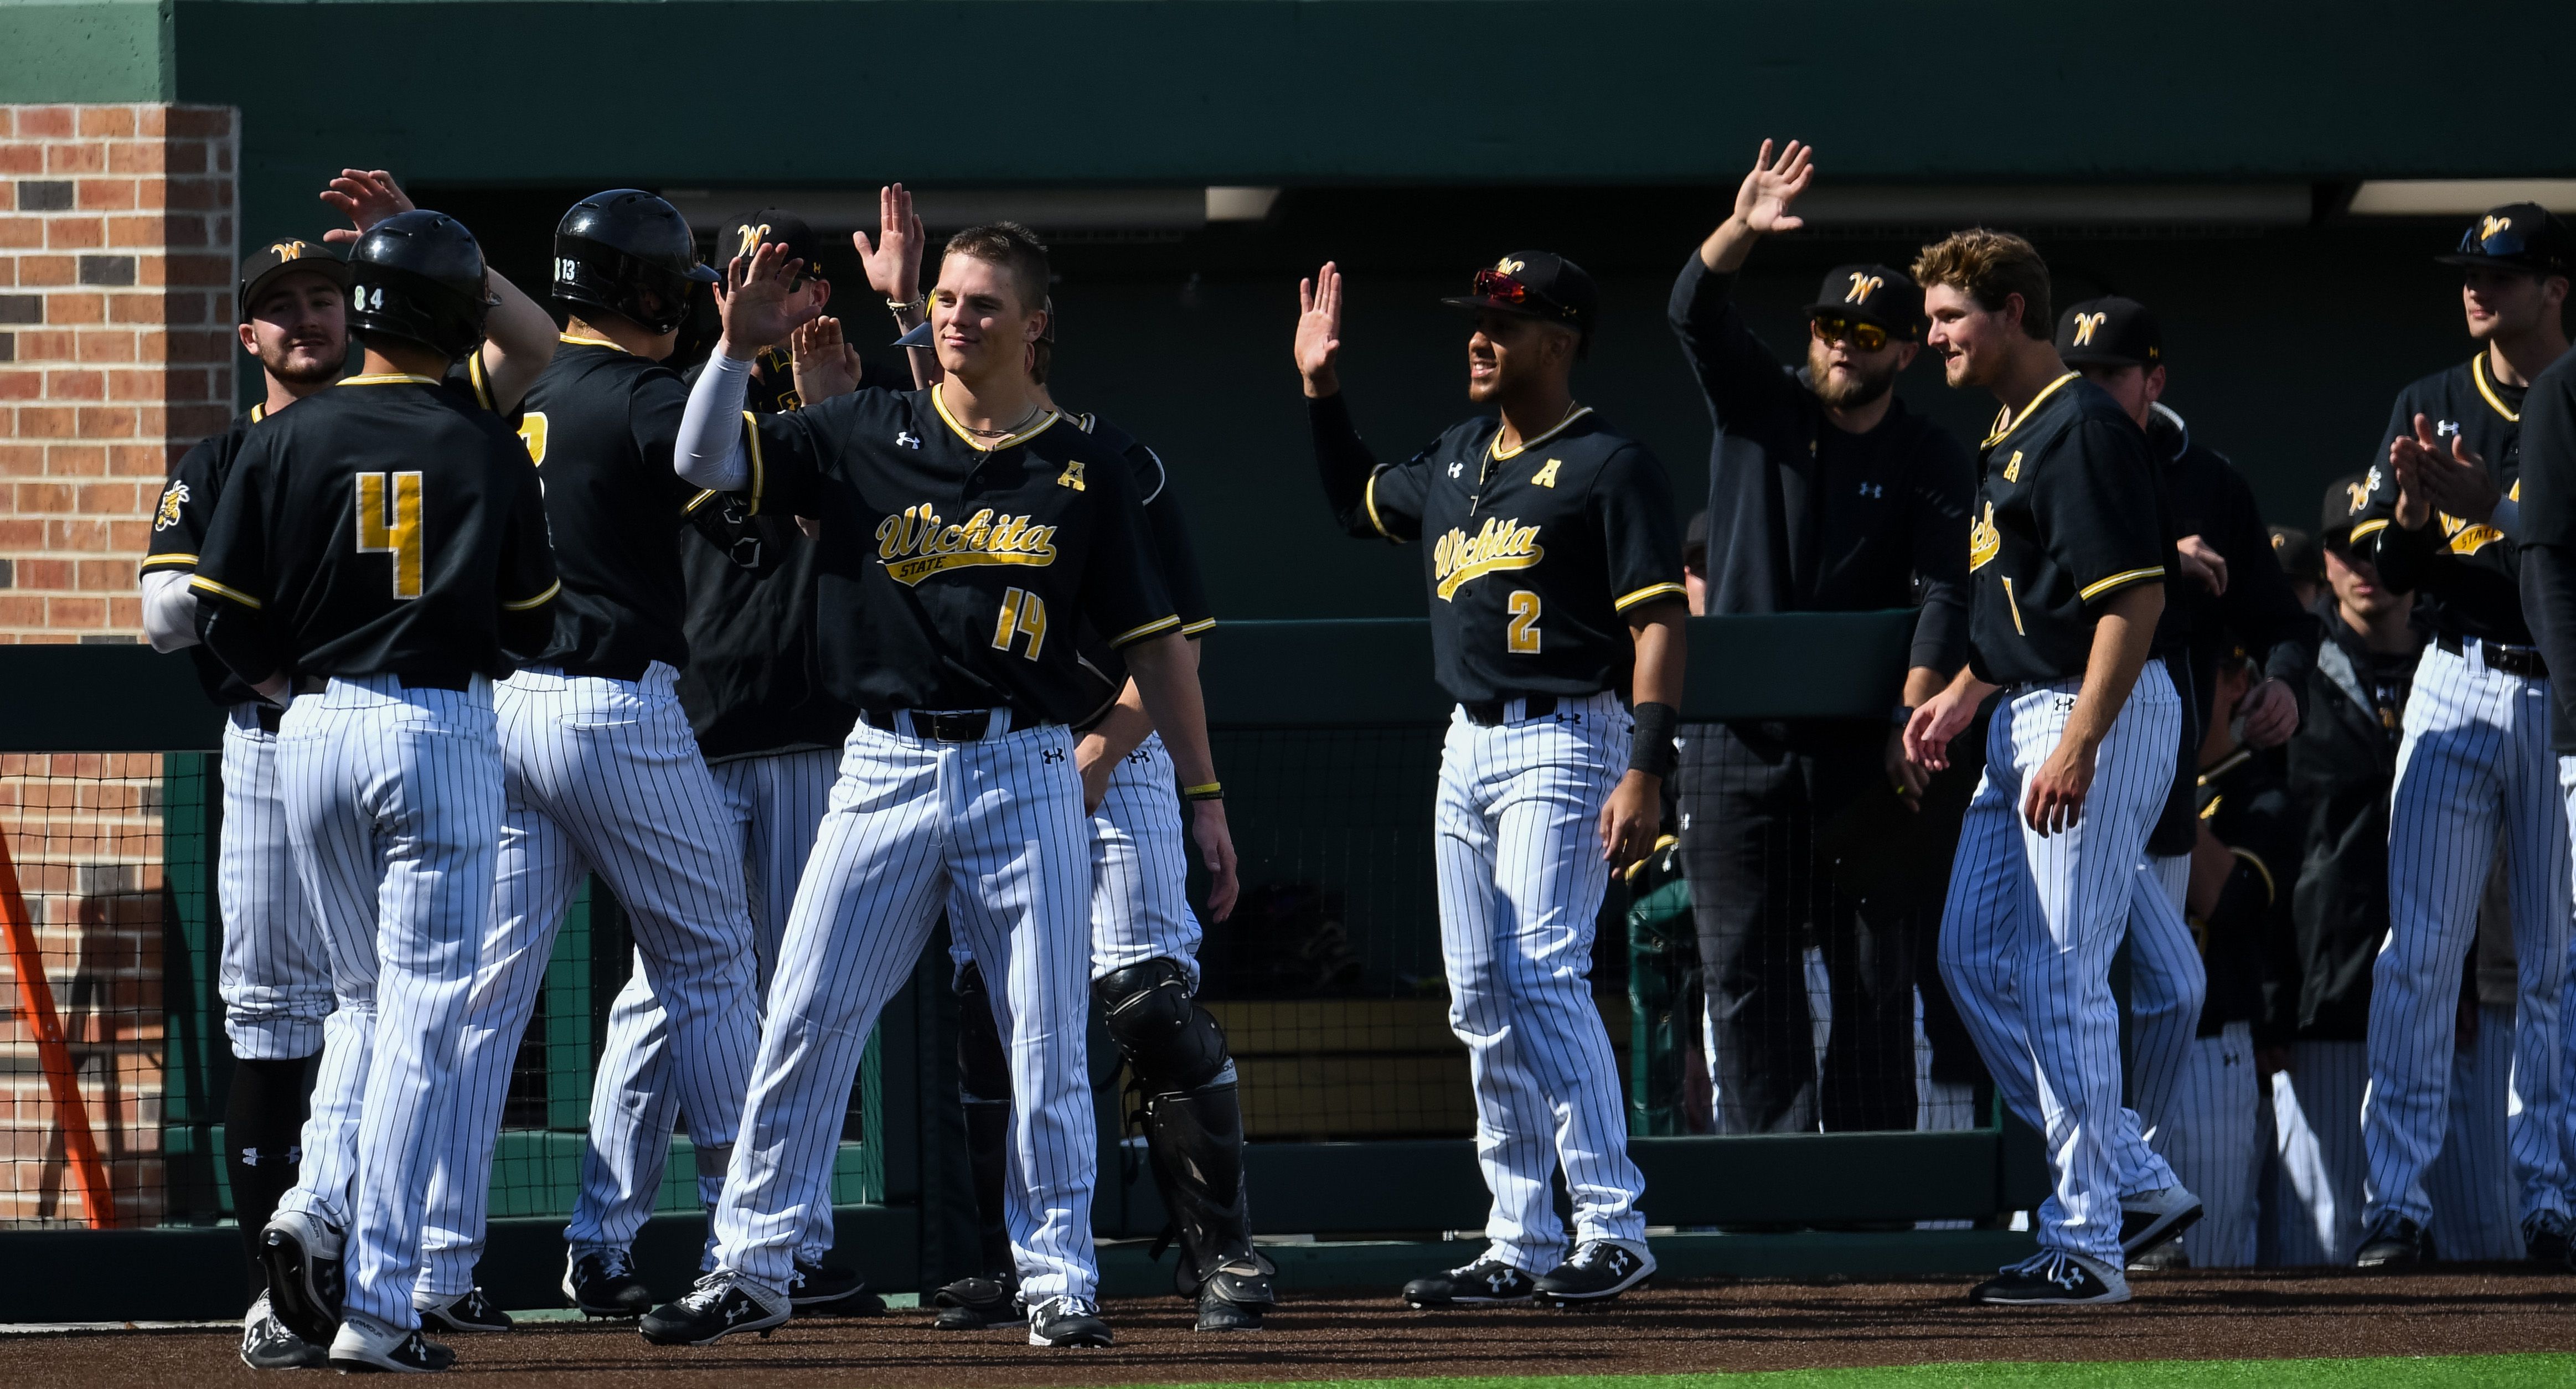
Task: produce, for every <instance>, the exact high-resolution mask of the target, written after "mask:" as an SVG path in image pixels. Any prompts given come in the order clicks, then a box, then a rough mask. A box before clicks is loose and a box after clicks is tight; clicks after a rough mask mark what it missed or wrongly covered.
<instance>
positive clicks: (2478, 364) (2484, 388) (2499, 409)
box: [2469, 352, 2522, 424]
mask: <svg viewBox="0 0 2576 1389" xmlns="http://www.w3.org/2000/svg"><path fill="white" fill-rule="evenodd" d="M2469 379H2470V380H2472V381H2475V382H2476V383H2478V394H2480V395H2482V396H2485V397H2486V398H2487V404H2489V405H2491V406H2493V407H2495V412H2496V413H2497V414H2499V415H2502V416H2504V417H2505V419H2506V420H2507V421H2508V422H2510V423H2513V424H2520V423H2522V412H2521V411H2518V410H2508V409H2506V408H2504V399H2503V397H2501V396H2498V395H2497V394H2496V393H2495V387H2493V386H2491V385H2489V384H2487V354H2485V353H2483V352H2481V353H2479V354H2478V355H2476V356H2474V357H2471V358H2470V359H2469Z"/></svg>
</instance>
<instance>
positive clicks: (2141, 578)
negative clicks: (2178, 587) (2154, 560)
mask: <svg viewBox="0 0 2576 1389" xmlns="http://www.w3.org/2000/svg"><path fill="white" fill-rule="evenodd" d="M2164 576H2165V569H2164V566H2163V565H2161V564H2159V565H2155V566H2153V567H2151V568H2147V569H2123V570H2121V571H2120V572H2119V573H2117V574H2112V575H2108V576H2106V577H2103V578H2099V579H2095V580H2094V581H2093V582H2091V583H2089V584H2086V585H2085V586H2084V587H2082V588H2080V589H2077V590H2076V591H2075V596H2076V597H2078V598H2080V599H2083V600H2084V601H2085V602H2087V603H2090V602H2092V601H2093V595H2095V594H2097V593H2108V592H2110V591H2111V590H2112V589H2115V588H2119V587H2122V586H2124V585H2127V584H2134V583H2143V582H2145V581H2146V580H2148V579H2162V578H2163V577H2164Z"/></svg>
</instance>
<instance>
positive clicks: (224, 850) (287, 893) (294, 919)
mask: <svg viewBox="0 0 2576 1389" xmlns="http://www.w3.org/2000/svg"><path fill="white" fill-rule="evenodd" d="M259 710H260V706H259V705H256V704H236V705H234V706H233V707H232V709H231V710H230V712H229V713H228V714H227V715H226V717H225V721H224V754H223V768H224V829H223V835H222V838H221V840H220V842H219V843H218V844H217V846H216V849H215V900H216V902H217V903H218V904H219V905H220V906H221V907H222V909H223V914H224V943H223V955H222V957H221V959H220V961H219V963H218V964H217V965H216V972H215V990H216V992H217V993H218V994H220V995H221V996H222V997H223V1000H224V1035H225V1036H226V1037H228V1038H230V1039H232V1044H233V1055H235V1056H238V1057H240V1058H242V1059H243V1060H245V1061H286V1060H293V1059H296V1058H299V1057H305V1056H311V1055H312V1054H313V1053H315V1052H317V1051H320V1050H321V1049H322V1020H323V1019H324V1018H327V1017H329V1016H330V1015H331V959H330V954H329V952H328V951H327V950H326V949H325V948H324V947H323V944H322V928H321V926H320V924H319V923H317V922H315V921H314V919H313V906H312V903H310V902H309V901H307V900H306V899H305V896H304V885H303V884H302V883H300V882H298V881H296V876H295V854H294V851H293V848H292V846H290V845H289V844H288V843H287V834H286V793H285V785H284V780H283V778H282V776H281V775H280V773H279V771H278V766H277V735H276V734H274V733H271V732H269V731H268V730H267V729H264V728H262V727H260V726H259Z"/></svg>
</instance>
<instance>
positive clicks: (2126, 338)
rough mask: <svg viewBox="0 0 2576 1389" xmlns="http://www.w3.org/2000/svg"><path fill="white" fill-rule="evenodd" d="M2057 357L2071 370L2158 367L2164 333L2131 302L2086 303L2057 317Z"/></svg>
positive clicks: (2116, 298)
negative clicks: (2090, 367) (2074, 368)
mask: <svg viewBox="0 0 2576 1389" xmlns="http://www.w3.org/2000/svg"><path fill="white" fill-rule="evenodd" d="M2057 355H2058V357H2059V358H2060V359H2061V360H2063V361H2064V362H2065V363H2066V364H2067V365H2068V366H2071V367H2081V366H2110V367H2159V366H2163V365H2164V362H2165V330H2164V328H2163V327H2162V326H2161V325H2159V324H2158V323H2157V322H2156V316H2155V315H2154V314H2152V313H2149V312H2148V311H2147V306H2146V305H2144V304H2141V303H2139V302H2138V301H2137V300H2135V299H2123V298H2121V297H2120V296H2118V295H2116V294H2113V295H2105V296H2104V297H2102V298H2100V299H2087V300H2085V301H2084V302H2083V303H2081V304H2077V305H2076V306H2074V307H2073V308H2070V309H2068V310H2067V311H2066V312H2065V313H2064V314H2062V315H2060V316H2059V317H2058V320H2057Z"/></svg>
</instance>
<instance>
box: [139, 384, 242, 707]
mask: <svg viewBox="0 0 2576 1389" xmlns="http://www.w3.org/2000/svg"><path fill="white" fill-rule="evenodd" d="M267 414H268V407H267V406H266V405H254V406H252V407H250V409H249V410H247V411H245V412H243V413H241V414H238V415H235V416H233V422H232V426H231V427H230V428H228V429H226V430H225V431H224V432H223V433H221V434H216V435H213V436H210V437H208V438H206V439H205V440H203V441H201V442H199V443H198V445H197V446H196V447H195V448H192V449H190V450H188V452H187V453H186V455H184V456H183V457H181V458H180V460H179V462H178V464H177V466H175V467H173V468H171V470H170V478H169V481H168V482H167V483H165V484H164V485H163V486H162V488H161V504H160V505H159V506H157V507H155V508H153V510H152V540H151V543H150V546H149V547H148V548H147V549H146V550H145V552H144V556H143V572H144V573H146V574H150V573H154V572H157V571H177V572H180V573H187V572H191V571H193V570H195V569H196V567H197V553H198V551H200V550H202V549H204V548H205V540H206V523H207V522H209V521H211V520H213V519H214V515H215V499H216V498H218V497H220V496H222V495H223V491H224V478H225V477H226V476H227V475H228V474H230V473H231V472H232V467H233V459H235V458H236V457H238V456H240V454H241V447H242V440H243V439H244V438H245V437H247V436H248V435H249V433H250V427H251V426H252V425H255V424H257V423H259V422H260V420H262V419H263V418H265V417H266V416H267ZM188 656H189V659H191V660H192V661H194V662H195V663H196V667H197V681H198V683H199V684H202V685H204V686H205V687H206V698H208V699H211V700H213V701H214V702H215V703H217V704H220V705H224V706H226V707H230V706H232V705H235V704H241V703H244V702H246V701H249V700H254V699H257V698H259V692H258V691H257V690H254V689H252V688H251V687H250V686H249V685H247V684H245V683H243V681H242V678H241V677H240V676H238V675H235V674H233V668H232V667H231V666H228V665H225V664H224V663H223V662H222V661H221V660H219V659H217V658H216V656H215V653H214V652H212V651H209V650H207V649H206V648H205V646H204V644H203V643H200V644H198V645H196V646H192V647H190V648H188Z"/></svg>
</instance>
